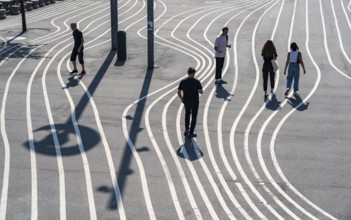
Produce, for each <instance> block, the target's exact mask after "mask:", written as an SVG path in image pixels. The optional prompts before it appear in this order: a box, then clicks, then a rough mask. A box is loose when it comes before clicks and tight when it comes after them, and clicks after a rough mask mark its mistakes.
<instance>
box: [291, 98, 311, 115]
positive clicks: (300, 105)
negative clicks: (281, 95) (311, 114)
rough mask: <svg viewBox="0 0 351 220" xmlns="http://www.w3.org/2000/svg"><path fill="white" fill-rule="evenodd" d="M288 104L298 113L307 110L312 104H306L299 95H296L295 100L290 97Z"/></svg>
mask: <svg viewBox="0 0 351 220" xmlns="http://www.w3.org/2000/svg"><path fill="white" fill-rule="evenodd" d="M288 103H289V104H290V105H291V107H293V108H296V110H298V111H305V110H307V109H308V106H309V104H310V103H309V102H306V103H304V102H303V101H302V99H301V97H300V96H299V95H294V98H292V97H290V98H289V100H288Z"/></svg>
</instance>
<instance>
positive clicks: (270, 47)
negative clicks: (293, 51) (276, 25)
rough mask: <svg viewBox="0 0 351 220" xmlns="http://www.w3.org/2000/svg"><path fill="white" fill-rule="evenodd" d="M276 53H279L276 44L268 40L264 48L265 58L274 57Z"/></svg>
mask: <svg viewBox="0 0 351 220" xmlns="http://www.w3.org/2000/svg"><path fill="white" fill-rule="evenodd" d="M275 53H277V51H276V49H275V46H274V43H273V41H271V40H267V41H266V43H265V44H264V45H263V48H262V55H263V56H264V57H272V56H273V55H274V54H275Z"/></svg>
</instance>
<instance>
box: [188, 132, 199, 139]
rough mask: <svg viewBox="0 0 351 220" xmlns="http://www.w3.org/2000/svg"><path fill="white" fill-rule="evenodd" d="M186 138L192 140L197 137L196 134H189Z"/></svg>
mask: <svg viewBox="0 0 351 220" xmlns="http://www.w3.org/2000/svg"><path fill="white" fill-rule="evenodd" d="M187 137H188V138H194V137H197V134H195V133H189V134H188V136H187Z"/></svg>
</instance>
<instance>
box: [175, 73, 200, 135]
mask: <svg viewBox="0 0 351 220" xmlns="http://www.w3.org/2000/svg"><path fill="white" fill-rule="evenodd" d="M195 72H196V70H195V69H194V68H193V67H189V69H188V77H187V78H185V79H183V80H181V82H180V83H179V87H178V92H177V94H178V96H179V98H180V100H181V101H182V103H183V104H184V108H185V131H184V136H187V137H188V138H193V137H196V136H197V134H195V133H194V130H195V126H196V118H197V113H198V109H199V102H200V98H199V94H203V90H202V85H201V82H200V81H199V80H198V79H196V78H195ZM190 116H191V123H190Z"/></svg>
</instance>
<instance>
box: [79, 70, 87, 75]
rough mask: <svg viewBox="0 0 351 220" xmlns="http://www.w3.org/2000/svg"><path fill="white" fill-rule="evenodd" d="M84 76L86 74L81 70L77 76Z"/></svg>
mask: <svg viewBox="0 0 351 220" xmlns="http://www.w3.org/2000/svg"><path fill="white" fill-rule="evenodd" d="M77 72H78V71H77ZM85 74H86V72H85V71H84V70H83V71H82V72H81V73H80V74H79V76H84V75H85Z"/></svg>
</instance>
